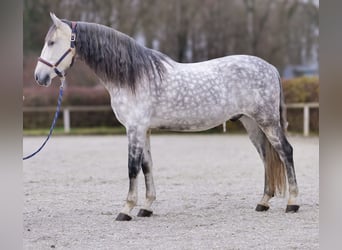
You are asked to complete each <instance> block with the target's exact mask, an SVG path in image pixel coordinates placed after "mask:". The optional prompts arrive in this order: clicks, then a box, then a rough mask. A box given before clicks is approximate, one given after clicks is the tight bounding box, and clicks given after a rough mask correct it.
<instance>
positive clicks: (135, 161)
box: [116, 128, 146, 221]
mask: <svg viewBox="0 0 342 250" xmlns="http://www.w3.org/2000/svg"><path fill="white" fill-rule="evenodd" d="M127 136H128V176H129V190H128V195H127V199H126V204H125V206H124V208H123V209H122V210H121V212H120V213H119V215H118V216H117V217H116V220H117V221H129V220H131V219H132V216H131V215H130V213H131V211H132V209H133V208H134V207H135V205H136V204H137V202H138V179H137V178H138V174H139V172H140V169H141V165H142V159H143V151H144V147H145V144H146V130H144V131H141V130H139V129H137V128H128V129H127Z"/></svg>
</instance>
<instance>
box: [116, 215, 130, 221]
mask: <svg viewBox="0 0 342 250" xmlns="http://www.w3.org/2000/svg"><path fill="white" fill-rule="evenodd" d="M131 219H132V217H131V216H129V215H128V214H124V213H119V215H118V216H117V217H116V219H115V220H116V221H130V220H131Z"/></svg>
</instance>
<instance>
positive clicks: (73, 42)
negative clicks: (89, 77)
mask: <svg viewBox="0 0 342 250" xmlns="http://www.w3.org/2000/svg"><path fill="white" fill-rule="evenodd" d="M76 26H77V23H76V22H71V38H70V48H69V49H68V50H67V51H65V52H64V54H63V55H62V56H61V57H60V58H59V59H58V61H57V62H56V63H55V64H52V63H49V62H48V61H46V60H45V59H43V58H41V57H38V61H39V62H42V63H44V64H45V65H47V66H49V67H51V68H53V70H54V71H55V73H56V74H57V75H58V76H59V77H61V78H62V77H64V76H65V73H64V72H61V71H59V70H58V69H57V67H58V65H59V64H60V63H61V62H62V61H63V60H64V58H65V57H66V56H67V55H68V54H69V53H70V52H72V51H73V50H74V49H75V47H76ZM74 59H75V55H73V56H72V59H71V63H70V66H69V68H70V67H71V66H72V65H73V63H74Z"/></svg>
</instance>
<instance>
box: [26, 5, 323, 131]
mask: <svg viewBox="0 0 342 250" xmlns="http://www.w3.org/2000/svg"><path fill="white" fill-rule="evenodd" d="M318 10H319V3H318V0H317V1H316V0H311V1H310V0H276V1H274V0H174V1H162V0H101V1H100V0H96V1H83V0H59V1H56V0H52V1H44V0H25V1H24V13H23V21H24V23H23V29H24V30H23V38H24V41H23V46H24V48H23V50H24V62H23V95H24V96H25V100H24V102H23V112H24V113H23V128H24V135H35V134H45V133H46V131H48V129H49V127H50V124H51V121H52V118H53V115H54V110H55V105H56V103H57V96H58V90H57V89H58V88H59V83H58V79H55V80H54V84H53V85H52V86H51V87H49V88H44V87H40V86H38V85H37V84H36V83H35V81H34V78H33V72H34V68H35V65H36V62H37V57H38V56H39V55H40V51H41V49H42V47H43V44H44V37H45V35H46V32H47V30H48V28H49V27H50V25H51V19H50V15H49V12H50V11H51V12H54V13H55V14H56V15H57V16H58V17H60V18H65V19H68V20H75V21H78V20H80V21H87V22H96V23H101V24H104V25H107V26H110V27H113V28H114V29H117V30H119V31H121V32H123V33H126V34H127V35H129V36H131V37H133V38H134V39H136V40H137V42H138V43H140V44H142V45H144V46H146V47H149V48H153V49H156V50H159V51H161V52H163V53H165V54H166V55H168V56H170V57H171V58H172V59H174V60H176V61H178V62H184V63H187V62H199V61H204V60H208V59H213V58H217V57H222V56H227V55H234V54H249V55H255V56H258V57H261V58H263V59H265V60H266V61H268V62H270V63H271V64H273V65H275V66H276V67H277V69H278V70H279V72H280V75H281V76H282V82H283V88H284V93H285V102H286V104H287V106H288V121H289V128H288V129H289V132H291V133H304V134H305V135H309V134H318V133H319V124H318V116H319V105H318V101H319V64H318V49H319V48H318V37H319V14H318ZM67 81H68V85H67V88H66V91H65V95H64V100H63V109H64V110H63V111H64V112H63V113H62V114H61V118H60V119H59V121H58V123H57V127H58V128H57V130H56V132H57V133H61V134H65V133H71V134H89V133H90V134H106V133H123V132H124V129H123V128H122V126H121V125H120V124H119V123H118V121H117V120H116V118H115V116H114V114H113V112H112V111H111V109H110V106H109V103H110V102H109V95H108V94H107V92H106V90H105V89H104V87H103V86H102V85H101V84H100V83H99V82H98V80H97V77H96V76H95V75H94V73H92V71H91V70H90V69H89V68H88V67H87V66H86V65H85V64H84V63H83V62H81V61H79V60H77V61H76V63H75V65H74V66H73V67H72V69H71V70H69V72H68V77H67ZM226 126H227V130H228V131H229V132H240V131H243V128H242V126H241V124H239V123H238V122H237V123H232V122H227V124H226ZM307 130H308V131H307ZM221 131H222V126H220V127H217V128H214V129H212V130H210V131H209V132H221Z"/></svg>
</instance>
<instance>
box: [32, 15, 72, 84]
mask: <svg viewBox="0 0 342 250" xmlns="http://www.w3.org/2000/svg"><path fill="white" fill-rule="evenodd" d="M50 16H51V19H52V21H53V25H52V26H51V27H50V30H49V32H48V33H47V35H46V38H45V44H44V47H43V50H42V52H41V55H40V57H39V58H38V63H37V66H36V69H35V71H34V76H35V79H36V81H37V83H38V84H39V85H43V86H49V85H50V84H51V80H52V79H53V78H54V77H55V76H59V77H63V76H64V72H65V70H66V69H68V68H69V67H70V66H71V65H72V63H73V59H74V56H75V53H76V52H75V48H74V47H75V34H74V33H73V32H72V29H71V27H70V26H69V25H68V24H67V23H65V22H63V21H61V20H60V19H59V18H58V17H56V16H55V14H53V13H50ZM75 27H76V26H75Z"/></svg>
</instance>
